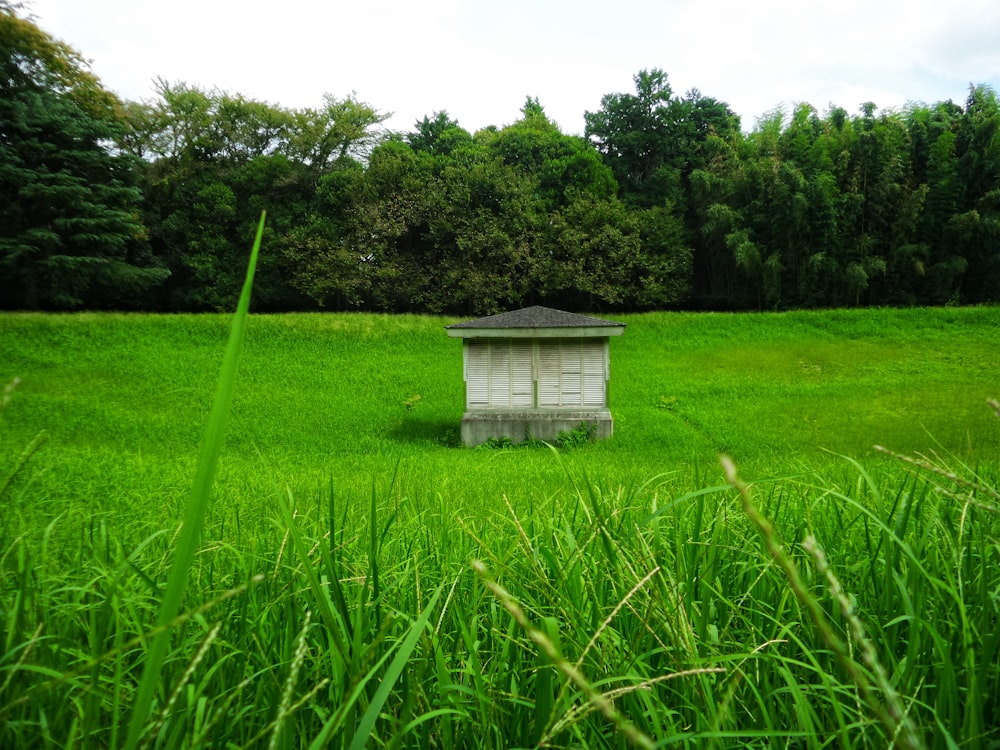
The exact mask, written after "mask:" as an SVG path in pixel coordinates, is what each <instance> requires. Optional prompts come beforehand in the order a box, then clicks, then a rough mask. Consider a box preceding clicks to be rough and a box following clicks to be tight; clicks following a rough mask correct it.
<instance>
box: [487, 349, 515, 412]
mask: <svg viewBox="0 0 1000 750" xmlns="http://www.w3.org/2000/svg"><path fill="white" fill-rule="evenodd" d="M489 348H490V404H489V405H490V408H492V409H495V408H497V407H498V406H499V407H503V406H510V381H511V377H510V343H509V342H508V341H504V340H497V341H490V343H489Z"/></svg>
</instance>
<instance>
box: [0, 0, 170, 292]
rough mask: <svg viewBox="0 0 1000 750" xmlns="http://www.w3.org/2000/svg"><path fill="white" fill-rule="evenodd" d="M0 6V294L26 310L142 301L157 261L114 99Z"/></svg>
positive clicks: (78, 63)
mask: <svg viewBox="0 0 1000 750" xmlns="http://www.w3.org/2000/svg"><path fill="white" fill-rule="evenodd" d="M16 10H17V8H16V6H13V5H10V4H6V3H4V4H0V50H2V52H0V227H2V228H0V271H2V273H0V277H2V278H3V281H2V282H0V290H2V291H3V292H4V293H3V295H2V298H3V299H4V300H6V301H7V303H6V304H8V305H10V306H14V307H24V308H39V307H42V308H75V307H80V306H85V305H90V306H109V307H116V306H122V305H130V304H134V303H135V301H136V300H137V299H139V298H140V296H141V295H142V294H143V292H145V291H146V290H148V289H150V288H151V287H153V286H155V285H157V284H158V283H160V282H161V281H163V279H164V278H165V277H166V276H167V275H168V272H167V271H166V270H165V269H163V268H160V267H157V266H156V265H154V264H151V263H150V258H149V256H148V253H147V252H146V249H145V245H144V233H145V229H144V227H143V225H142V223H141V221H140V220H139V211H138V202H139V199H140V195H139V193H138V191H137V190H136V189H135V188H134V187H133V186H132V184H131V181H132V167H133V164H132V162H131V159H130V158H129V157H127V156H126V155H124V154H119V153H112V152H111V151H110V150H109V146H108V144H110V143H111V142H112V141H113V139H114V137H115V135H116V132H117V130H116V121H115V119H114V117H115V115H116V112H117V109H116V105H117V102H116V100H115V98H114V97H113V96H112V95H111V94H110V93H108V92H106V91H105V90H104V89H103V88H102V87H101V86H100V83H99V81H98V80H97V79H96V78H95V77H94V76H93V75H92V74H90V72H89V71H87V70H86V68H85V63H84V62H83V60H82V58H81V57H80V56H79V55H78V54H77V53H76V52H75V51H74V50H72V49H71V48H69V47H67V46H66V45H64V44H62V43H61V42H58V41H56V40H54V39H52V38H51V37H50V36H49V35H48V34H46V33H45V32H43V31H42V30H40V29H39V28H38V27H37V26H36V25H35V24H34V23H32V22H31V21H29V20H26V19H24V18H20V17H19V16H18V15H17V13H16Z"/></svg>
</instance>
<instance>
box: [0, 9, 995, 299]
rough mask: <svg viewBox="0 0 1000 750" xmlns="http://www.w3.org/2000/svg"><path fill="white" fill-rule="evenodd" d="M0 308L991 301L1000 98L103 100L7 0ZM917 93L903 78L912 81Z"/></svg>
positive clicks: (172, 86) (60, 48)
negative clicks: (566, 112) (383, 106)
mask: <svg viewBox="0 0 1000 750" xmlns="http://www.w3.org/2000/svg"><path fill="white" fill-rule="evenodd" d="M0 66H2V72H0V89H2V91H0V307H2V308H7V309H142V310H151V311H197V310H220V309H227V310H228V309H232V308H233V306H234V305H235V302H236V299H237V298H238V296H239V290H240V283H241V280H242V278H243V275H244V271H245V269H246V257H245V256H246V247H248V246H249V244H250V241H251V240H252V238H253V234H254V231H255V229H256V222H257V219H258V218H259V216H260V213H261V210H262V209H266V210H267V213H268V226H267V229H266V234H265V238H264V246H265V252H264V253H262V255H261V259H260V268H259V270H258V277H257V288H256V290H255V295H256V296H255V307H256V309H259V310H269V311H284V310H316V309H322V310H334V311H342V310H367V311H385V312H432V313H450V314H487V313H491V312H496V311H498V310H501V309H505V308H511V307H516V306H521V305H527V304H547V305H551V306H556V307H565V308H569V309H588V310H594V311H601V310H619V311H632V310H653V309H679V308H683V309H732V310H740V309H790V308H810V307H841V306H869V305H898V306H907V305H943V304H979V303H995V302H998V301H1000V102H998V99H997V95H996V92H995V91H993V90H992V89H991V88H989V87H988V86H983V85H970V87H969V91H968V96H967V99H966V101H964V102H963V103H961V104H956V103H954V102H952V101H947V102H939V103H936V104H911V105H909V106H907V107H905V108H904V109H902V110H898V111H897V110H880V109H879V108H878V107H877V106H876V105H875V104H874V103H870V102H869V103H864V104H862V105H861V106H860V107H859V108H858V109H857V110H856V111H855V112H854V113H851V112H848V111H847V110H845V109H842V108H840V107H838V106H832V105H831V106H830V107H829V108H828V109H827V110H826V111H825V112H822V113H821V112H820V111H819V110H817V109H816V108H815V107H813V106H811V105H809V104H799V105H797V106H795V107H793V108H791V109H790V110H787V109H785V110H781V109H779V110H775V111H774V112H772V113H770V114H768V115H766V116H764V117H762V118H761V119H759V120H758V121H757V122H756V123H755V125H754V128H753V129H752V130H750V131H746V130H744V129H743V127H742V125H741V123H740V121H739V118H738V117H737V116H736V115H734V114H733V112H732V111H731V110H730V108H729V107H728V106H727V104H726V103H725V102H722V101H719V100H717V99H714V98H712V97H710V96H706V95H703V94H702V93H700V92H699V91H697V90H692V91H689V92H687V93H685V94H684V95H679V94H677V93H675V92H674V91H673V90H672V88H671V86H670V84H669V81H668V78H667V74H666V73H665V72H663V71H662V70H657V69H654V70H649V71H641V72H639V73H638V74H637V75H635V76H634V79H633V83H634V90H633V91H632V92H630V93H612V94H608V95H607V96H605V97H604V98H603V99H602V102H601V108H600V110H598V111H596V112H587V113H585V116H584V119H585V123H586V128H585V132H584V134H583V135H582V136H577V135H570V134H567V133H564V132H563V131H562V130H561V129H560V127H559V125H558V124H557V123H555V122H553V121H552V120H551V119H550V118H549V117H548V116H547V115H546V113H545V109H544V106H543V104H542V103H541V102H539V101H538V100H537V99H533V98H530V97H529V98H527V100H526V102H525V105H524V107H523V109H522V110H521V113H520V117H519V118H518V119H517V120H515V121H514V122H512V123H510V124H508V125H504V126H491V127H488V128H485V129H483V130H480V131H478V132H475V133H470V132H469V131H467V130H465V129H463V128H462V127H461V125H460V123H458V122H457V121H455V120H454V119H452V118H451V117H449V115H448V114H447V112H445V111H441V112H435V113H432V114H430V115H428V116H426V117H424V118H423V119H422V120H421V121H419V122H416V123H414V126H413V129H412V130H411V131H410V132H402V133H400V132H391V131H389V130H387V129H386V128H385V127H384V123H385V122H386V120H387V119H388V115H387V114H385V113H383V112H381V111H379V110H378V109H376V108H375V107H373V106H371V105H369V104H367V103H365V102H363V101H360V100H359V99H358V98H356V97H355V96H353V95H352V96H349V97H347V98H343V99H339V98H336V97H334V96H330V95H326V96H325V97H324V98H323V101H322V103H321V104H320V106H318V107H315V108H305V109H288V108H283V107H281V106H278V105H274V104H270V103H266V102H261V101H255V100H252V99H249V98H247V97H245V96H242V95H239V94H231V93H227V92H221V91H216V90H206V89H203V88H200V87H198V86H196V85H189V84H186V83H171V82H167V81H160V82H159V83H158V86H157V95H156V96H155V98H153V99H152V100H149V101H142V102H131V101H125V102H123V101H120V100H119V99H118V98H117V97H115V96H114V95H113V94H111V93H110V92H108V91H107V90H105V89H104V88H103V86H102V84H101V83H100V81H99V80H98V79H97V78H96V77H95V76H94V75H93V74H92V73H91V72H90V71H89V69H88V67H87V64H86V62H85V61H84V60H83V58H82V57H81V55H80V54H79V53H78V52H76V51H75V50H73V49H71V48H69V47H67V46H66V45H64V44H63V43H61V42H58V41H57V40H55V39H53V38H52V37H51V36H50V35H48V34H47V33H46V32H44V31H43V30H41V29H39V28H38V27H37V26H36V25H35V24H34V23H33V22H32V21H31V20H30V19H28V18H26V17H24V16H23V14H22V13H21V12H20V9H19V8H18V7H17V6H16V5H13V4H11V3H10V2H8V0H0ZM915 93H916V92H915Z"/></svg>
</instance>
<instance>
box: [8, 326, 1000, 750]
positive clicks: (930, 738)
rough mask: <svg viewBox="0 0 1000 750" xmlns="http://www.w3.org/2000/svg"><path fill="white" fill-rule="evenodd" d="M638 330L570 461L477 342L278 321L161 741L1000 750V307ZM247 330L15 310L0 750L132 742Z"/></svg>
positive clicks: (209, 550)
mask: <svg viewBox="0 0 1000 750" xmlns="http://www.w3.org/2000/svg"><path fill="white" fill-rule="evenodd" d="M621 319H622V320H623V321H624V322H626V323H627V324H628V329H627V330H626V333H625V335H624V337H622V338H621V339H617V340H615V341H613V342H612V345H611V346H612V349H611V367H612V380H611V408H612V412H613V414H614V416H615V418H616V434H615V436H614V438H613V439H612V440H610V441H607V442H604V443H598V444H592V445H586V446H583V447H580V448H577V449H574V450H569V451H563V452H560V453H558V454H556V453H554V452H553V451H550V450H548V449H546V448H530V449H516V450H470V449H465V448H461V447H458V446H457V445H456V443H457V434H458V422H459V419H460V417H461V413H462V410H463V409H462V404H463V386H462V382H461V351H460V344H459V342H457V341H455V340H452V339H448V338H447V337H446V335H445V333H444V330H443V327H444V326H445V325H446V324H447V323H449V322H452V319H444V318H430V317H397V316H392V317H390V316H376V315H284V316H253V317H251V319H250V321H249V323H248V328H247V340H246V344H245V348H244V354H243V357H242V359H241V362H240V371H239V376H238V378H237V384H236V391H235V401H234V407H233V413H232V418H231V421H230V425H229V431H228V437H227V441H226V447H225V449H224V451H223V455H222V465H221V469H220V473H219V476H218V479H217V482H216V489H215V497H214V498H213V499H212V502H211V505H210V507H209V516H208V519H207V526H206V528H205V530H204V533H203V534H202V539H201V544H200V546H199V549H198V553H197V556H196V560H195V563H194V566H193V568H192V571H191V577H190V580H189V582H188V585H187V588H186V591H185V595H184V598H185V601H184V606H183V609H182V615H181V621H179V622H177V623H175V624H173V625H172V626H171V627H170V630H171V643H172V645H171V649H170V652H169V654H168V655H167V658H166V661H165V663H164V668H163V672H162V675H161V677H160V679H158V680H157V687H156V694H155V695H154V697H153V703H152V711H151V714H150V716H149V720H148V722H146V720H145V719H144V718H143V717H144V715H143V716H140V720H141V722H145V723H140V725H139V726H140V729H141V742H140V746H143V747H162V748H185V747H202V746H217V747H247V748H249V747H265V746H266V747H268V748H271V747H274V748H279V747H280V748H292V747H309V748H320V747H337V748H345V749H346V750H355V749H359V748H361V747H366V746H367V747H421V748H437V747H469V748H476V747H497V748H500V747H505V748H509V747H529V746H546V747H600V748H604V747H607V748H625V747H669V746H683V747H705V746H710V747H734V748H735V747H747V746H755V747H762V748H764V747H778V746H780V747H786V746H787V747H803V748H809V749H810V750H821V749H822V748H827V747H841V748H884V747H887V746H889V744H891V743H892V742H893V741H894V740H895V741H896V742H897V744H898V746H900V747H909V748H920V747H948V748H951V747H962V748H975V749H977V750H978V749H980V748H981V749H982V750H992V748H995V746H996V743H997V742H998V741H1000V734H998V731H997V726H998V725H1000V713H998V711H1000V709H998V704H997V703H996V701H995V696H996V695H998V694H1000V629H998V628H997V622H998V617H1000V494H998V492H997V491H996V487H997V475H998V472H997V467H998V459H1000V419H997V416H996V415H995V413H994V410H993V409H992V408H990V407H989V406H988V405H987V399H989V398H996V397H997V396H998V392H1000V375H998V368H997V355H996V339H997V332H998V330H1000V309H998V308H977V309H939V310H877V311H852V312H810V313H788V314H780V315H778V314H765V315H739V316H737V315H714V314H713V315H686V314H648V315H630V316H622V317H621ZM228 325H229V317H228V316H211V315H209V316H170V317H166V316H145V315H135V316H132V315H125V316H123V315H90V314H88V315H67V316H62V315H52V316H46V315H29V314H24V315H4V316H0V383H7V382H10V381H11V380H12V379H13V378H15V377H17V378H20V379H21V382H20V385H19V386H18V387H17V388H16V389H15V390H14V391H13V392H12V393H11V394H10V398H9V400H8V403H7V404H6V406H5V407H4V409H3V411H2V412H0V502H2V504H3V514H2V518H0V615H2V617H0V625H2V629H0V641H2V644H0V645H2V648H3V652H2V654H0V746H12V747H20V746H24V747H28V746H43V745H49V746H53V747H59V746H64V747H68V746H73V747H108V746H120V745H121V744H122V739H123V736H124V733H125V727H126V726H127V723H128V720H129V715H130V714H129V712H130V706H131V705H132V700H133V698H134V696H135V694H136V686H137V684H138V681H139V678H140V675H141V673H142V668H143V665H144V664H145V663H146V658H147V654H148V643H149V641H150V637H149V634H150V632H151V630H153V629H154V623H155V616H156V613H157V611H158V609H159V602H160V599H161V596H162V592H163V590H164V582H165V580H166V578H167V571H168V569H169V565H170V561H171V560H172V559H173V557H174V552H175V541H176V539H177V530H178V525H179V522H180V518H181V516H182V509H183V508H182V505H183V503H184V501H185V500H186V499H187V497H188V493H189V489H190V486H191V480H192V476H193V474H194V466H195V460H196V456H197V451H198V445H199V442H200V441H201V439H202V435H203V432H204V427H205V423H206V419H207V414H208V411H209V408H210V404H211V402H212V398H213V395H214V392H215V386H216V382H217V379H218V374H219V366H220V363H221V360H222V351H223V349H224V347H225V344H226V339H227V333H228ZM43 431H44V435H43V436H42V437H39V435H40V434H41V433H42V432H43ZM876 444H881V445H884V446H886V447H887V448H889V449H891V450H893V451H896V452H897V453H901V454H907V455H917V454H923V455H926V456H928V457H929V458H930V460H932V461H933V462H935V463H937V464H938V465H940V466H941V467H942V468H945V467H946V468H947V470H948V471H954V472H956V477H954V478H952V477H948V476H942V475H941V474H934V473H926V472H924V473H920V474H919V475H914V474H913V473H911V471H910V467H909V466H908V465H906V464H904V463H902V462H900V461H899V460H897V459H895V458H892V457H889V456H886V455H885V454H882V453H878V452H875V451H874V448H873V446H874V445H876ZM720 454H726V455H728V456H730V457H732V459H733V460H734V461H735V463H736V465H737V467H738V470H739V472H740V475H741V476H742V477H743V479H744V480H750V482H751V484H750V486H749V487H748V486H746V485H744V484H743V483H741V482H740V481H739V480H737V479H736V478H735V477H734V476H733V475H732V474H730V475H729V477H728V478H726V477H724V476H723V474H724V472H723V469H722V467H721V466H720V462H719V455H720ZM727 480H728V482H729V483H728V484H727ZM730 485H731V486H730ZM758 508H759V511H758V510H757V509H758ZM772 524H773V527H772ZM474 560H482V561H484V562H482V563H475V564H474V563H473V561H474Z"/></svg>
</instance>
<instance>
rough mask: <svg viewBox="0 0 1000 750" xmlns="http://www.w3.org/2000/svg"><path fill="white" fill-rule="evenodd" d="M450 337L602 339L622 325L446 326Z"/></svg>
mask: <svg viewBox="0 0 1000 750" xmlns="http://www.w3.org/2000/svg"><path fill="white" fill-rule="evenodd" d="M445 330H446V331H447V332H448V335H449V336H451V337H452V338H462V339H482V338H497V339H603V338H607V337H609V336H621V335H622V334H623V333H624V332H625V326H624V325H613V326H572V327H555V328H447V329H445Z"/></svg>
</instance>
